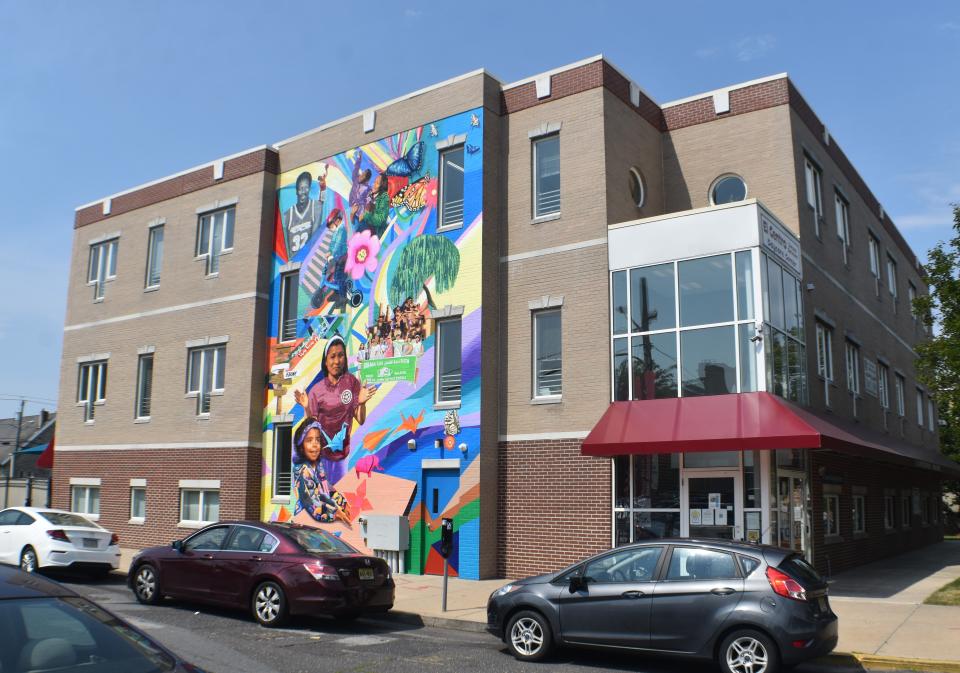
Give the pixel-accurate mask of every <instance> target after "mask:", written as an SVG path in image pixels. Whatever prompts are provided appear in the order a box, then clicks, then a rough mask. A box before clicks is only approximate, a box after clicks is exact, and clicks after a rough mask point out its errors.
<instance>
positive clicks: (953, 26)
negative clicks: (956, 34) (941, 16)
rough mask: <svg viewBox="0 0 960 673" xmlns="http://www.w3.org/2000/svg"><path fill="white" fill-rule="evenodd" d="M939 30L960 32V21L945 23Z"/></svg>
mask: <svg viewBox="0 0 960 673" xmlns="http://www.w3.org/2000/svg"><path fill="white" fill-rule="evenodd" d="M937 28H939V29H940V30H960V21H944V22H943V23H941V24H940V25H939V26H937Z"/></svg>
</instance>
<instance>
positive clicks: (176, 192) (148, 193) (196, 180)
mask: <svg viewBox="0 0 960 673" xmlns="http://www.w3.org/2000/svg"><path fill="white" fill-rule="evenodd" d="M278 168H279V160H278V157H277V153H276V152H274V151H273V150H271V149H262V150H258V151H256V152H251V153H249V154H244V155H243V156H240V157H236V158H234V159H229V160H227V161H225V162H224V164H223V178H222V179H220V180H214V179H213V166H212V165H211V166H205V167H204V168H199V169H197V170H195V171H192V172H190V173H187V174H185V175H179V176H177V177H174V178H170V179H168V180H164V181H162V182H159V183H157V184H155V185H150V186H149V187H144V188H142V189H138V190H136V191H133V192H130V193H128V194H123V195H121V196H118V197H116V198H115V199H113V201H112V202H111V204H110V215H104V214H103V206H102V205H101V204H100V203H96V204H94V205H92V206H87V207H86V208H82V209H80V210H78V211H77V212H76V214H75V216H74V224H73V226H74V228H75V229H79V228H80V227H84V226H86V225H88V224H93V223H94V222H99V221H101V220H106V219H109V218H110V217H112V216H115V215H120V214H122V213H127V212H130V211H131V210H136V209H137V208H143V207H145V206H149V205H152V204H154V203H159V202H161V201H166V200H167V199H172V198H175V197H177V196H183V195H184V194H189V193H190V192H196V191H198V190H201V189H206V188H207V187H212V186H214V185H217V184H221V183H224V182H229V181H230V180H235V179H237V178H242V177H246V176H247V175H253V174H254V173H260V172H264V171H265V172H268V173H272V174H274V175H275V174H276V173H277V170H278Z"/></svg>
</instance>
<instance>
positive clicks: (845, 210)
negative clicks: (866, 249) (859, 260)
mask: <svg viewBox="0 0 960 673" xmlns="http://www.w3.org/2000/svg"><path fill="white" fill-rule="evenodd" d="M833 201H834V210H835V213H836V217H837V238H839V239H840V248H841V250H842V251H843V263H844V264H849V263H850V204H849V203H847V200H846V199H845V198H843V196H842V195H841V194H840V192H834V194H833Z"/></svg>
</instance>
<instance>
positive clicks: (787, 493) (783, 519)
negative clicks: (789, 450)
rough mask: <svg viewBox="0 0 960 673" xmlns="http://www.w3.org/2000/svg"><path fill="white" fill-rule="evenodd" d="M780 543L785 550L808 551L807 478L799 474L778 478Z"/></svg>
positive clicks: (781, 475) (782, 474) (781, 474)
mask: <svg viewBox="0 0 960 673" xmlns="http://www.w3.org/2000/svg"><path fill="white" fill-rule="evenodd" d="M777 509H778V510H779V511H778V513H777V514H778V515H777V522H778V527H779V535H778V542H779V544H780V546H781V547H783V548H785V549H792V550H794V551H797V552H800V553H803V552H805V551H806V550H807V494H806V478H805V477H804V476H802V475H799V474H796V475H795V474H784V473H783V471H782V470H781V471H780V474H779V475H778V476H777Z"/></svg>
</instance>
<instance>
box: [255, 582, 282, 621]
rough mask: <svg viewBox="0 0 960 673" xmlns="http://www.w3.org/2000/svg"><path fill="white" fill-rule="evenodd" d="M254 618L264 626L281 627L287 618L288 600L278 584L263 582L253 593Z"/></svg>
mask: <svg viewBox="0 0 960 673" xmlns="http://www.w3.org/2000/svg"><path fill="white" fill-rule="evenodd" d="M251 609H252V612H253V618H254V619H256V620H257V621H258V622H260V624H262V625H263V626H280V625H281V624H283V622H284V621H285V620H286V618H287V598H286V596H284V594H283V589H282V588H281V587H280V585H279V584H277V583H276V582H263V583H262V584H260V585H259V586H258V587H257V589H256V591H254V592H253V600H252V601H251Z"/></svg>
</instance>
